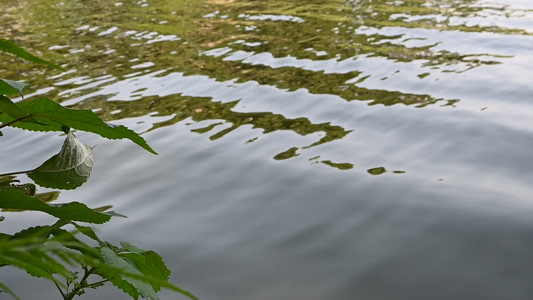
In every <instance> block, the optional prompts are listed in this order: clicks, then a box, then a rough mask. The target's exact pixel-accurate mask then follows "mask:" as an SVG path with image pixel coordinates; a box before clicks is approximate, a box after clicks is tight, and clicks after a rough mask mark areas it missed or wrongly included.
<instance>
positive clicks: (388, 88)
mask: <svg viewBox="0 0 533 300" xmlns="http://www.w3.org/2000/svg"><path fill="white" fill-rule="evenodd" d="M8 2H9V1H8ZM11 2H13V1H11ZM4 6H6V7H8V6H9V9H7V10H6V11H7V12H8V14H7V17H6V18H5V19H6V20H7V21H9V23H4V24H3V25H2V28H4V29H6V30H5V33H6V35H7V37H10V38H14V39H15V40H16V39H17V37H19V36H21V38H23V39H24V40H25V42H24V43H25V44H26V45H27V46H30V47H31V46H32V45H35V47H36V48H38V49H43V48H44V49H48V52H47V53H46V56H47V57H50V58H51V59H53V60H55V61H59V62H62V63H64V66H65V68H67V69H68V71H66V72H63V73H61V74H54V75H48V76H46V75H45V76H43V75H41V74H43V73H45V72H50V71H43V70H42V68H40V67H36V66H32V65H29V64H24V65H22V66H21V68H20V69H18V70H17V71H18V72H17V73H18V74H17V73H15V71H14V70H13V71H7V72H4V73H5V75H6V76H7V77H9V76H17V75H20V74H22V75H25V76H26V77H27V80H28V81H29V82H31V83H32V85H34V86H36V87H41V88H42V89H40V90H38V91H37V92H36V93H34V94H33V95H35V96H36V95H47V96H50V97H54V98H55V99H57V100H59V101H65V100H66V102H65V104H66V105H72V106H74V107H76V108H85V109H93V110H94V109H98V110H99V111H100V114H101V116H102V117H104V118H106V119H108V120H114V119H122V118H130V117H137V116H169V118H167V119H166V120H165V121H163V122H156V121H154V124H153V126H152V129H156V128H159V127H161V126H169V125H171V124H174V123H176V122H180V121H183V120H185V119H187V118H192V120H194V121H196V122H198V121H203V120H214V121H217V123H216V124H212V125H210V126H208V127H207V128H205V130H196V132H200V133H206V132H212V131H213V130H215V131H216V127H217V126H218V125H226V124H230V126H229V128H224V129H223V130H221V131H218V132H215V133H211V138H212V139H216V138H218V137H222V136H224V135H225V134H227V133H228V132H231V131H232V130H234V129H236V128H238V127H239V126H241V125H244V124H250V125H252V126H253V127H254V128H260V129H262V130H263V133H269V132H273V131H277V130H292V131H294V132H295V133H296V134H299V135H306V134H310V133H317V132H323V133H324V136H323V137H321V138H320V139H319V140H318V141H316V142H314V143H313V144H312V145H310V146H314V145H320V144H322V143H324V142H330V141H334V140H337V139H341V138H343V137H344V136H346V135H347V134H349V133H350V132H351V131H353V128H347V127H346V126H343V125H342V124H339V123H335V120H334V119H328V120H327V121H326V122H320V123H317V122H314V121H313V120H311V119H310V116H309V114H307V113H305V112H304V110H305V109H306V107H305V106H307V103H305V102H298V101H294V100H292V101H291V100H289V98H290V97H286V98H287V100H286V101H290V102H291V103H290V104H288V103H287V104H285V103H283V104H281V103H280V104H279V105H281V106H282V107H283V108H285V107H286V106H289V107H291V106H298V108H299V110H300V112H299V113H298V114H296V115H295V116H294V117H289V116H288V114H289V113H287V112H285V111H284V109H280V108H282V107H280V106H278V107H265V108H267V109H266V110H264V111H257V110H252V111H246V112H244V111H243V110H245V109H243V108H244V104H242V105H241V107H236V106H237V105H238V104H239V102H240V101H241V102H244V101H254V100H253V99H251V100H249V98H250V95H249V92H248V91H246V92H243V93H238V92H236V91H235V90H236V89H245V90H246V89H248V90H253V89H254V88H255V89H257V92H260V90H267V89H270V90H271V91H276V92H275V93H280V92H281V93H283V94H284V95H288V94H290V93H300V94H301V93H308V94H314V95H334V96H336V97H339V98H340V99H344V100H346V101H364V102H366V103H368V104H369V105H376V104H382V105H387V106H388V105H394V104H405V105H414V106H415V107H425V106H427V105H432V104H439V105H452V106H453V105H454V104H456V103H457V102H458V101H460V99H458V98H448V97H447V95H442V96H441V95H438V94H436V95H432V94H431V93H430V92H431V91H432V90H434V89H432V87H433V86H434V85H436V82H437V84H438V81H441V80H442V81H449V80H445V79H447V78H452V81H456V80H457V79H458V78H461V75H455V76H452V75H448V74H449V73H452V74H453V73H455V74H463V73H467V72H468V71H470V70H472V69H474V68H479V67H483V66H485V67H490V66H492V65H498V64H502V63H503V62H504V61H505V60H508V59H511V58H513V57H514V55H515V53H519V52H523V51H524V50H525V49H524V50H521V49H520V46H522V44H523V43H524V42H525V41H524V42H522V41H520V40H518V41H515V43H517V45H516V46H514V47H501V46H495V47H491V45H493V44H495V43H505V42H506V40H507V41H509V40H514V39H516V38H515V37H516V36H518V35H528V33H529V31H530V28H531V27H529V26H528V25H530V24H529V23H530V21H529V19H528V17H529V16H530V15H531V13H530V11H529V10H528V8H527V6H526V7H520V6H518V7H513V6H510V5H504V4H501V5H500V4H497V3H492V4H488V3H479V2H476V1H446V2H442V1H440V2H438V3H437V2H431V1H427V2H424V1H408V2H387V1H347V2H344V1H332V2H329V3H328V4H323V3H321V2H320V1H319V2H316V3H315V2H313V1H311V2H310V1H297V2H291V3H284V2H281V1H268V2H246V1H213V2H206V3H202V2H192V1H191V2H189V1H172V2H171V1H137V2H132V1H126V2H124V3H123V2H116V3H111V2H109V3H102V2H100V1H90V0H86V1H67V2H59V1H56V2H54V3H52V4H51V3H49V2H41V1H32V2H31V5H29V4H28V5H24V4H20V3H18V4H16V5H15V2H13V3H6V4H5V5H4ZM14 24H16V25H14ZM478 32H483V34H477V33H478ZM507 37H512V38H507ZM527 41H529V40H527ZM517 48H518V49H517ZM387 81H390V82H391V83H390V84H388V83H387ZM446 85H447V84H446V83H444V84H443V86H446ZM215 86H216V87H215ZM51 87H54V89H52V88H51ZM214 89H216V91H213V90H214ZM253 92H255V91H253ZM219 98H222V99H219ZM62 99H64V100H62ZM115 100H117V101H115ZM119 101H128V103H127V105H125V104H124V105H122V102H119ZM272 102H275V100H274V101H272ZM295 102H298V103H295ZM320 105H323V104H320ZM309 109H313V107H310V108H309ZM278 111H279V113H278ZM217 124H218V125H217ZM289 148H290V149H293V147H289ZM297 148H298V147H297ZM290 149H289V150H287V151H288V152H283V153H279V154H277V155H274V158H276V159H278V158H280V157H283V158H289V157H292V156H295V155H297V151H295V150H290ZM291 153H292V154H291ZM326 165H330V166H332V164H326Z"/></svg>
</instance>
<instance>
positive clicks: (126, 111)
mask: <svg viewBox="0 0 533 300" xmlns="http://www.w3.org/2000/svg"><path fill="white" fill-rule="evenodd" d="M0 10H1V11H2V12H3V14H2V19H1V20H2V21H0V32H1V33H2V35H1V36H2V37H3V38H7V39H12V40H14V41H16V42H18V43H19V44H20V45H21V46H23V47H25V48H26V49H28V50H30V51H31V52H33V53H37V54H39V55H40V56H42V57H45V58H47V59H49V60H52V61H54V62H57V63H58V64H62V65H63V67H64V69H65V71H57V70H53V69H49V68H46V67H43V66H37V65H35V64H30V63H24V62H20V61H17V60H16V59H14V58H13V59H12V58H11V57H9V56H2V60H1V61H0V77H1V78H9V79H14V80H24V81H26V82H27V83H29V84H30V85H31V86H32V87H33V89H32V90H31V91H29V92H28V95H27V96H26V98H28V99H32V98H36V97H43V96H46V97H50V98H52V99H54V100H56V101H58V102H60V103H62V104H63V105H65V106H68V107H72V108H77V109H92V110H94V111H95V112H97V113H98V114H99V116H100V117H102V118H103V119H105V120H106V121H109V122H111V123H115V124H125V125H127V126H129V127H130V128H132V129H134V130H135V131H137V132H141V133H142V136H143V137H144V138H145V139H146V140H147V141H148V143H149V144H150V145H151V146H152V147H153V148H154V149H155V150H156V151H157V152H158V153H159V155H158V156H155V155H151V154H149V153H147V152H145V151H144V150H142V149H140V148H139V147H137V146H135V145H134V144H132V143H131V142H128V141H108V140H104V139H102V138H99V137H97V136H94V135H91V134H86V133H82V132H80V133H78V134H77V136H78V138H79V139H80V140H81V141H83V142H84V143H86V144H89V145H97V146H96V147H95V148H94V156H95V167H94V170H93V174H92V175H91V178H90V180H89V181H88V183H86V184H85V185H83V186H82V187H81V188H79V189H77V190H74V191H61V193H60V197H59V200H62V199H63V200H65V201H70V200H78V201H83V202H84V203H87V204H88V205H89V206H91V207H97V206H102V205H107V204H112V205H113V206H114V210H115V211H117V212H120V213H122V214H124V215H127V216H128V217H129V218H128V219H114V220H112V221H111V222H110V223H109V224H106V225H103V226H101V227H100V231H99V233H100V235H101V236H102V237H103V238H105V239H109V240H112V241H117V242H118V241H130V242H131V243H133V244H137V245H139V246H141V247H143V248H147V249H154V250H156V251H157V252H159V253H160V254H161V255H162V256H163V257H164V258H165V261H166V262H167V264H168V265H169V267H170V269H172V270H173V275H172V280H173V282H175V283H176V284H177V285H179V286H181V287H183V288H185V289H187V290H190V291H191V292H193V293H194V294H195V295H197V296H198V297H199V298H200V299H202V300H207V299H217V300H224V299H232V300H239V299H243V300H244V299H246V300H248V299H253V300H261V299H264V300H267V299H284V300H287V299H290V300H300V299H301V300H303V299H305V300H312V299H316V300H322V299H391V300H401V299H406V300H407V299H409V300H416V299H421V300H422V299H432V300H438V299H443V300H444V299H469V300H470V299H484V300H487V299H517V300H519V299H532V298H533V275H532V274H531V266H533V254H532V253H533V218H532V216H533V186H532V184H531V182H533V171H532V170H533V159H532V154H531V153H532V152H531V151H532V150H531V149H533V122H532V121H531V120H533V102H532V101H533V97H532V95H533V84H532V79H533V68H531V66H533V36H532V34H533V2H530V1H512V0H509V1H504V0H496V1H466V0H464V1H429V0H428V1H425V0H411V1H382V0H361V1H356V0H353V1H337V0H332V1H318V0H317V1H299V0H296V1H290V2H286V1H278V0H272V1H251V0H212V1H181V0H180V1H170V0H166V1H165V0H141V1H133V0H131V1H130V0H124V1H120V2H119V1H98V0H72V1H59V0H53V1H38V0H25V1H11V0H7V1H2V2H1V3H0ZM13 66H16V68H14V67H13ZM2 131H3V134H4V136H3V137H2V138H1V139H2V141H3V144H2V146H3V149H2V154H1V155H2V161H3V163H2V166H1V170H0V171H1V172H2V173H3V172H10V171H14V170H23V169H24V170H25V169H31V168H32V167H35V166H38V165H40V164H41V163H42V162H43V161H44V160H45V159H46V158H48V157H50V156H51V155H53V154H55V153H56V152H57V151H58V148H59V147H60V145H61V141H62V137H61V136H59V135H58V134H56V133H51V134H45V135H35V134H31V133H27V132H21V131H18V130H16V129H10V130H2ZM20 179H21V180H24V179H25V177H24V176H20ZM39 191H42V192H45V191H49V190H47V189H45V188H39ZM59 200H58V201H59ZM50 221H52V220H49V219H48V218H47V217H45V216H43V215H41V214H37V213H35V214H32V213H28V214H26V215H23V214H15V213H7V214H6V221H4V222H2V223H1V226H2V228H3V229H4V231H13V232H14V231H17V230H20V229H21V228H24V227H25V226H29V225H31V224H39V223H40V222H41V223H42V222H45V223H46V222H50ZM6 270H8V271H6ZM6 270H0V281H2V282H4V283H6V284H7V285H8V286H10V287H11V288H12V289H13V290H14V291H16V292H17V293H18V294H19V295H20V296H21V297H22V298H23V299H57V298H58V296H59V294H57V291H56V290H55V288H54V287H53V285H51V284H50V283H49V282H40V281H39V280H34V279H27V278H28V277H27V276H26V275H25V274H23V273H22V272H19V271H16V270H9V269H6ZM27 283H31V285H32V288H31V289H28V288H25V286H26V284H27ZM2 297H4V296H3V295H0V298H2ZM6 297H7V296H6ZM2 299H3V298H2ZM80 299H100V300H107V299H128V298H127V297H126V296H125V295H123V294H121V292H120V291H118V290H115V289H114V288H113V287H106V288H104V289H102V290H97V291H89V292H88V293H87V295H85V296H83V297H81V298H80ZM161 299H176V295H175V294H172V293H170V292H165V291H164V292H163V293H162V294H161ZM178 299H181V298H178Z"/></svg>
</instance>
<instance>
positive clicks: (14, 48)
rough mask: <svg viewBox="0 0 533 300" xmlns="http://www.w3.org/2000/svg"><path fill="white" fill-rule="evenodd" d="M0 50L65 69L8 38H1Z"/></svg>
mask: <svg viewBox="0 0 533 300" xmlns="http://www.w3.org/2000/svg"><path fill="white" fill-rule="evenodd" d="M0 51H1V52H7V53H11V54H13V55H15V56H17V57H20V58H22V59H24V60H27V61H31V62H34V63H38V64H43V65H48V66H51V67H54V68H56V69H63V68H61V67H60V66H57V65H55V64H53V63H51V62H49V61H47V60H44V59H42V58H39V57H37V56H35V55H33V54H31V53H29V52H28V51H26V50H24V49H22V48H21V47H19V46H18V45H17V44H15V43H13V42H10V41H7V40H4V39H0Z"/></svg>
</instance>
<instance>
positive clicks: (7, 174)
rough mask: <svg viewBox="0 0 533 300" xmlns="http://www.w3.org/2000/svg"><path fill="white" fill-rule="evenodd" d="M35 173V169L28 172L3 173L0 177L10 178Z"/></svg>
mask: <svg viewBox="0 0 533 300" xmlns="http://www.w3.org/2000/svg"><path fill="white" fill-rule="evenodd" d="M35 171H37V169H33V170H28V171H18V172H11V173H4V174H0V177H4V176H10V175H18V174H28V173H32V172H35Z"/></svg>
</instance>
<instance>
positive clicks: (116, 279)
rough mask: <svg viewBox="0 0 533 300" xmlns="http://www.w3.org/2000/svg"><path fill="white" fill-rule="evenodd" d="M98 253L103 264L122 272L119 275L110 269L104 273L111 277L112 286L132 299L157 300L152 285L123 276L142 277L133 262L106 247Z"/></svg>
mask: <svg viewBox="0 0 533 300" xmlns="http://www.w3.org/2000/svg"><path fill="white" fill-rule="evenodd" d="M100 252H101V254H102V257H103V260H104V262H105V263H106V264H107V265H110V266H111V267H113V268H115V269H119V270H122V271H123V273H119V272H116V271H113V270H110V269H108V270H106V271H105V274H106V275H108V276H109V275H111V276H110V278H111V282H112V283H113V285H115V286H116V287H118V288H120V289H121V290H123V291H124V292H126V293H128V294H129V295H130V296H132V297H133V298H134V299H137V298H138V296H139V295H140V296H141V297H143V298H144V299H147V300H159V297H158V296H157V293H156V292H155V290H154V288H153V287H152V285H150V284H149V283H146V282H144V281H142V280H140V279H137V278H132V277H129V276H126V275H124V273H125V274H137V275H141V276H142V275H143V273H142V272H141V271H140V270H139V268H138V267H137V265H136V264H135V262H134V261H133V260H131V259H128V258H123V257H120V256H118V255H117V254H116V253H115V251H113V250H112V249H110V248H108V247H102V248H101V249H100ZM104 269H105V268H104ZM113 273H115V274H113ZM108 278H109V277H108Z"/></svg>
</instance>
